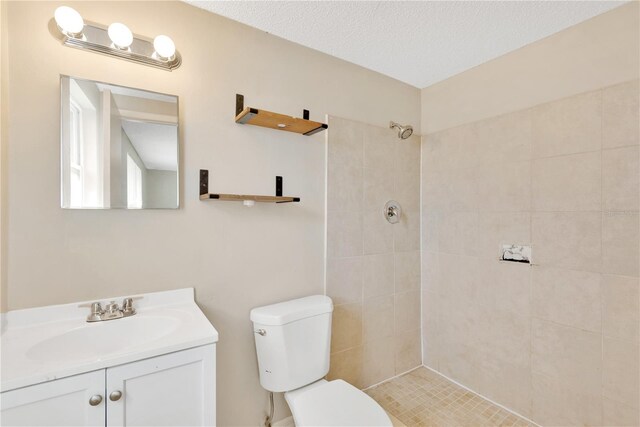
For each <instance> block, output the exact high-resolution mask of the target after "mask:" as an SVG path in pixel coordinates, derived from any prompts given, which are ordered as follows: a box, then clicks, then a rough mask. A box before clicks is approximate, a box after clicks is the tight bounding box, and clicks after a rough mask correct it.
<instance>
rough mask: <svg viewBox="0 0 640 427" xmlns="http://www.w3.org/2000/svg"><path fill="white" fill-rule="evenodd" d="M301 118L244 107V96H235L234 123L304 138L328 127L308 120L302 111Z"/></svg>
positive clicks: (306, 111)
mask: <svg viewBox="0 0 640 427" xmlns="http://www.w3.org/2000/svg"><path fill="white" fill-rule="evenodd" d="M302 115H303V118H302V119H300V118H297V117H292V116H287V115H285V114H279V113H273V112H271V111H267V110H258V109H257V108H252V107H246V108H245V107H244V96H243V95H240V94H236V123H240V124H248V125H255V126H262V127H266V128H270V129H275V130H283V131H287V132H294V133H299V134H302V135H305V136H309V135H313V134H315V133H318V132H322V131H323V130H325V129H327V128H328V127H329V126H328V125H327V124H326V123H320V122H314V121H312V120H309V111H308V110H303V114H302Z"/></svg>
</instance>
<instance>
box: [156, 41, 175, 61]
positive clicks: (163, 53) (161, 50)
mask: <svg viewBox="0 0 640 427" xmlns="http://www.w3.org/2000/svg"><path fill="white" fill-rule="evenodd" d="M153 48H154V49H155V50H156V53H157V54H158V56H159V57H160V58H162V59H164V60H169V59H173V55H175V54H176V45H175V44H174V43H173V40H171V38H170V37H168V36H157V37H156V38H155V39H153Z"/></svg>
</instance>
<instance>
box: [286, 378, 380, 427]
mask: <svg viewBox="0 0 640 427" xmlns="http://www.w3.org/2000/svg"><path fill="white" fill-rule="evenodd" d="M284 396H285V399H286V400H287V403H288V404H289V408H290V409H291V413H292V414H293V420H294V421H295V424H296V426H297V427H304V426H314V427H317V426H359V427H362V426H385V427H391V426H392V424H391V420H390V419H389V416H388V415H387V413H386V412H385V411H384V409H382V407H381V406H380V405H378V403H377V402H376V401H375V400H373V399H372V398H371V397H369V396H368V395H367V394H366V393H364V392H363V391H361V390H358V389H357V388H355V387H354V386H352V385H351V384H349V383H347V382H345V381H343V380H334V381H325V380H320V381H316V382H315V383H313V384H309V385H308V386H305V387H302V388H299V389H297V390H293V391H289V392H287V393H285V395H284Z"/></svg>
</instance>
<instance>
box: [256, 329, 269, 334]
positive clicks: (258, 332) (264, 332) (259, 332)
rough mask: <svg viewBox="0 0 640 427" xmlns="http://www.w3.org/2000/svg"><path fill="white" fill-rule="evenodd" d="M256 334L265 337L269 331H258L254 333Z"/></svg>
mask: <svg viewBox="0 0 640 427" xmlns="http://www.w3.org/2000/svg"><path fill="white" fill-rule="evenodd" d="M254 332H255V333H256V334H258V335H262V336H265V335H267V331H265V330H264V329H258V330H257V331H254Z"/></svg>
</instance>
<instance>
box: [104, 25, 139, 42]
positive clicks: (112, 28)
mask: <svg viewBox="0 0 640 427" xmlns="http://www.w3.org/2000/svg"><path fill="white" fill-rule="evenodd" d="M107 34H109V38H110V39H111V41H112V42H113V45H114V46H115V47H117V48H118V49H127V48H128V47H129V46H131V43H133V34H132V33H131V30H130V29H129V28H128V27H127V26H126V25H124V24H121V23H119V22H114V23H113V24H111V25H109V28H108V29H107Z"/></svg>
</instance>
